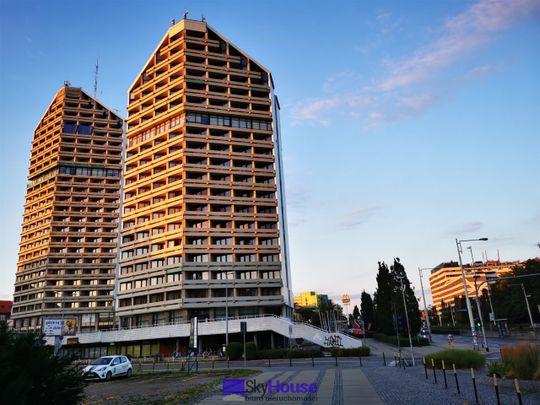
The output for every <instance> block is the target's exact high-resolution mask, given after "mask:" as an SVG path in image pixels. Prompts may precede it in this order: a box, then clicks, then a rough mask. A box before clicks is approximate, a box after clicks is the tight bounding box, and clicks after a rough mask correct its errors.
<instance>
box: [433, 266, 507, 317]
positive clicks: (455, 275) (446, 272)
mask: <svg viewBox="0 0 540 405" xmlns="http://www.w3.org/2000/svg"><path fill="white" fill-rule="evenodd" d="M516 264H517V263H508V262H507V263H500V262H498V261H490V262H487V263H481V262H476V263H475V265H474V266H470V265H465V266H464V270H465V280H466V283H467V293H468V294H469V297H475V296H476V291H475V278H476V285H477V286H479V285H480V284H481V283H482V282H484V281H486V280H487V279H488V278H493V277H502V276H504V274H505V273H508V272H509V271H511V270H512V268H513V267H514V266H515V265H516ZM429 284H430V287H431V294H432V299H433V306H434V307H435V308H437V311H440V310H441V302H444V305H446V306H452V307H453V306H455V304H454V299H456V298H459V297H461V296H465V288H464V287H463V278H462V275H461V268H460V267H459V265H458V263H457V262H448V263H441V264H439V265H438V266H437V267H435V268H434V269H433V270H431V274H430V275H429ZM487 287H488V286H487V284H486V283H484V284H482V285H481V286H480V287H479V291H478V294H479V295H481V294H482V292H483V291H484V290H485V289H487Z"/></svg>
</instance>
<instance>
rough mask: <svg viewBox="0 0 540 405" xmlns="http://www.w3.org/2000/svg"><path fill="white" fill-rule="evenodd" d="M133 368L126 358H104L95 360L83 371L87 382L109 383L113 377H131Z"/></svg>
mask: <svg viewBox="0 0 540 405" xmlns="http://www.w3.org/2000/svg"><path fill="white" fill-rule="evenodd" d="M132 374H133V366H132V365H131V362H130V361H129V360H128V358H127V357H126V356H104V357H100V358H99V359H97V360H94V361H93V362H92V364H90V365H89V366H86V367H85V368H83V370H82V376H83V378H84V379H85V380H100V381H109V380H111V379H112V378H113V377H118V376H121V375H125V376H127V377H131V375H132Z"/></svg>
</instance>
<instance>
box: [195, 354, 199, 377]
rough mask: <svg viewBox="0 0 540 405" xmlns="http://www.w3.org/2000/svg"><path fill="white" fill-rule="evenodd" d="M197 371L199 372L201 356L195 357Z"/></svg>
mask: <svg viewBox="0 0 540 405" xmlns="http://www.w3.org/2000/svg"><path fill="white" fill-rule="evenodd" d="M195 371H196V372H197V373H198V372H199V358H198V357H195Z"/></svg>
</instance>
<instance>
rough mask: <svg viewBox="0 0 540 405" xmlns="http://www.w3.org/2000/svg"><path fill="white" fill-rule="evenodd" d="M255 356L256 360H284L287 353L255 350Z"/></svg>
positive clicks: (280, 350) (283, 351) (278, 350)
mask: <svg viewBox="0 0 540 405" xmlns="http://www.w3.org/2000/svg"><path fill="white" fill-rule="evenodd" d="M255 356H256V358H257V359H284V358H285V357H286V356H287V351H286V350H284V349H268V350H257V353H256V354H255Z"/></svg>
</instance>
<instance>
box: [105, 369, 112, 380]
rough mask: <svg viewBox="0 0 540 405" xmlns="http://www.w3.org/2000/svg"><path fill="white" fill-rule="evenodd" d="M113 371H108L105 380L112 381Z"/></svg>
mask: <svg viewBox="0 0 540 405" xmlns="http://www.w3.org/2000/svg"><path fill="white" fill-rule="evenodd" d="M111 378H112V373H111V372H110V371H108V372H107V375H106V376H105V381H111Z"/></svg>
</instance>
